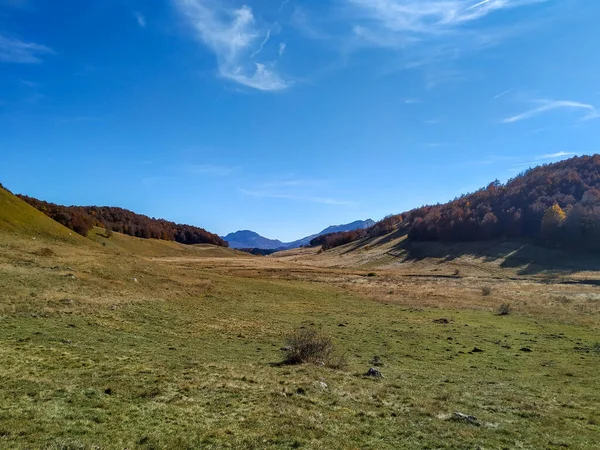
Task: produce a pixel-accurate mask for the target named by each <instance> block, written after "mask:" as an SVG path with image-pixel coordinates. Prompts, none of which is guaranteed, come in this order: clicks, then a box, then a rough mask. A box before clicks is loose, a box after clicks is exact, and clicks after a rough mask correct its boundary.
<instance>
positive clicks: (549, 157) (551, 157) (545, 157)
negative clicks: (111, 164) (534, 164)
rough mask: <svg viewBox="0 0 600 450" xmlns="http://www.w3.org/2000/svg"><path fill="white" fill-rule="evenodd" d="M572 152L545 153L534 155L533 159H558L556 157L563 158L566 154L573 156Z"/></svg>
mask: <svg viewBox="0 0 600 450" xmlns="http://www.w3.org/2000/svg"><path fill="white" fill-rule="evenodd" d="M574 154H575V153H572V152H557V153H547V154H545V155H539V156H536V157H535V159H537V160H538V161H540V160H544V159H558V158H564V157H566V156H573V155H574Z"/></svg>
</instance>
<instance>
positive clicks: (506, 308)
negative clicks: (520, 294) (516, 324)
mask: <svg viewBox="0 0 600 450" xmlns="http://www.w3.org/2000/svg"><path fill="white" fill-rule="evenodd" d="M510 313H512V307H511V306H510V303H502V304H501V305H500V307H499V308H498V315H499V316H508V315H510Z"/></svg>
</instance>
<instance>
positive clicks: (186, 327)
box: [0, 209, 600, 449]
mask: <svg viewBox="0 0 600 450" xmlns="http://www.w3.org/2000/svg"><path fill="white" fill-rule="evenodd" d="M4 211H6V209H5V210H4ZM44 219H45V218H44V217H43V216H42V217H39V216H36V220H39V224H40V225H39V226H40V228H39V229H37V228H36V229H34V230H31V229H29V230H26V231H24V230H23V229H17V228H15V227H11V228H9V227H5V228H4V229H3V230H2V231H0V361H1V364H0V383H1V386H2V389H1V390H0V448H7V449H125V448H127V449H133V448H140V449H163V448H165V449H198V448H203V449H220V448H236V449H237V448H254V449H262V448H283V449H285V448H311V449H338V448H339V449H346V448H348V449H353V448H357V449H358V448H360V449H363V448H378V449H379V448H390V449H402V448H407V449H412V448H423V449H465V448H473V449H475V448H478V449H513V448H521V449H541V448H543V449H562V448H570V449H592V448H598V443H599V442H600V408H599V406H598V405H600V377H599V373H600V331H599V330H600V328H599V325H600V324H599V321H600V317H599V315H598V311H599V302H598V287H596V286H581V285H563V284H561V285H556V286H549V285H547V284H546V282H544V281H541V280H537V279H526V278H523V279H515V277H514V276H511V277H510V279H508V278H507V279H506V280H505V281H506V282H503V281H502V280H501V279H499V278H498V277H496V276H494V277H493V278H488V279H484V278H482V277H480V276H475V275H474V276H469V277H466V276H465V277H448V276H443V277H438V278H434V277H432V276H431V273H430V272H431V270H430V269H431V268H427V269H426V268H424V267H425V266H423V267H420V266H419V267H413V268H411V271H410V273H403V272H398V271H394V270H393V269H388V270H385V271H384V270H381V271H377V272H373V270H374V269H369V270H361V269H359V268H355V269H349V268H325V267H317V266H316V265H314V264H311V265H303V264H302V262H301V261H296V262H294V261H287V260H283V259H278V258H260V257H251V256H248V255H244V254H241V253H239V252H233V251H230V250H223V249H217V248H214V247H207V246H199V247H184V246H181V245H179V244H174V243H164V242H157V241H140V240H136V239H135V238H130V237H127V236H121V235H118V234H116V233H115V235H114V236H113V237H111V238H110V239H106V238H104V237H102V236H101V234H102V232H101V230H96V231H94V232H93V233H92V235H91V236H90V238H89V239H83V238H80V237H78V236H77V237H73V236H72V235H70V234H69V233H68V232H67V233H66V234H64V233H63V230H58V231H56V230H55V231H53V232H52V233H50V235H45V234H44V233H43V232H40V230H42V229H45V228H44V227H45V224H44ZM8 222H9V221H6V223H8ZM0 223H1V221H0ZM34 237H35V238H36V239H33V238H34ZM103 244H104V245H103ZM442 268H443V266H442ZM443 270H446V269H443ZM443 270H442V272H443ZM447 270H448V271H451V270H450V269H447ZM452 270H454V269H452ZM419 271H421V272H422V273H419ZM427 271H428V272H427ZM464 271H465V272H467V271H468V268H467V267H465V268H464ZM425 272H427V273H425ZM424 275H426V276H424ZM482 285H491V286H493V288H492V290H491V293H490V295H484V293H483V292H482V289H481V286H482ZM549 290H554V291H557V292H558V291H560V295H558V294H552V295H551V296H550V295H549V294H548V291H549ZM504 302H511V304H513V307H514V308H513V312H512V314H510V315H507V316H500V315H497V314H496V310H497V308H498V306H499V305H500V304H501V303H504ZM300 327H306V328H312V327H314V328H317V329H319V330H321V331H322V332H324V333H326V334H328V335H330V336H331V338H332V340H333V342H334V344H335V345H336V349H337V352H338V353H339V354H341V355H343V356H344V357H345V359H346V361H347V365H346V366H345V367H344V368H342V369H331V368H328V367H321V366H319V365H295V366H289V365H282V364H280V363H281V361H282V360H283V358H284V354H283V352H282V351H281V347H283V346H284V345H285V342H286V339H285V337H286V335H288V334H289V333H291V332H293V331H294V330H296V329H298V328H300ZM476 349H477V350H476ZM474 350H476V351H474ZM479 350H481V351H479ZM375 357H377V358H376V360H378V361H379V362H378V364H379V365H378V366H377V369H378V370H380V371H381V372H382V374H383V378H379V379H377V378H371V377H366V376H364V374H365V373H366V372H367V370H368V369H369V368H370V367H371V366H373V364H374V358H375ZM456 412H460V413H463V414H467V415H472V416H474V417H475V418H476V420H473V421H471V422H469V421H464V420H455V416H454V413H456Z"/></svg>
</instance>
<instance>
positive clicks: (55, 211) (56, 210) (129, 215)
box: [19, 195, 228, 247]
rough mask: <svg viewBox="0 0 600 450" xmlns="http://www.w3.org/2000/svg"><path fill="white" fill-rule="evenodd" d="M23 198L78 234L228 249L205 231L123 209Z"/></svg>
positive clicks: (214, 236) (22, 196)
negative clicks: (98, 230) (104, 232)
mask: <svg viewBox="0 0 600 450" xmlns="http://www.w3.org/2000/svg"><path fill="white" fill-rule="evenodd" d="M19 198H21V199H22V200H24V201H25V202H27V203H29V204H30V205H31V206H33V207H34V208H36V209H38V210H40V211H42V212H43V213H44V214H46V215H47V216H48V217H50V218H52V219H54V220H56V221H57V222H59V223H61V224H62V225H64V226H66V227H67V228H70V229H71V230H74V231H75V232H77V233H79V234H81V235H83V236H87V234H88V233H89V232H90V230H92V228H93V227H94V226H100V227H103V228H106V229H109V230H111V231H116V232H119V233H123V234H127V235H130V236H135V237H139V238H143V239H160V240H163V241H176V242H179V243H181V244H187V245H193V244H213V245H218V246H221V247H227V246H228V244H227V242H225V241H224V240H223V239H221V238H220V237H219V236H217V235H216V234H213V233H209V232H208V231H206V230H205V229H204V228H199V227H195V226H192V225H184V224H177V223H174V222H170V221H167V220H164V219H155V218H153V217H152V218H151V217H148V216H145V215H143V214H136V213H134V212H133V211H129V210H127V209H123V208H117V207H109V206H62V205H56V204H54V203H49V202H45V201H42V200H38V199H35V198H31V197H28V196H25V195H19Z"/></svg>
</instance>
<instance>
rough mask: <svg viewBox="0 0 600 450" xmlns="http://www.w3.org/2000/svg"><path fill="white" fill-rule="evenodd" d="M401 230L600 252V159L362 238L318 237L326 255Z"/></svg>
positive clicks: (417, 237)
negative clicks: (525, 241) (517, 240)
mask: <svg viewBox="0 0 600 450" xmlns="http://www.w3.org/2000/svg"><path fill="white" fill-rule="evenodd" d="M394 230H399V231H401V232H405V233H406V234H408V238H409V239H411V240H413V241H440V242H461V241H476V240H488V239H498V238H531V239H535V240H536V241H538V242H539V243H542V244H544V245H548V246H553V247H567V246H569V247H577V248H586V249H592V250H600V155H594V156H582V157H575V158H571V159H568V160H565V161H562V162H559V163H555V164H547V165H543V166H540V167H536V168H533V169H529V170H527V171H525V172H524V173H522V174H521V175H519V176H517V177H516V178H513V179H511V180H509V181H508V182H506V183H505V184H502V183H500V182H499V181H494V182H492V183H490V184H489V185H488V186H487V187H485V188H482V189H480V190H478V191H476V192H474V193H472V194H468V195H462V196H461V197H459V198H456V199H454V200H453V201H451V202H448V203H445V204H438V205H427V206H422V207H420V208H415V209H413V210H411V211H407V212H405V213H402V214H397V215H393V216H389V217H386V218H385V219H383V220H382V221H380V222H378V223H376V224H375V225H374V226H372V227H371V228H368V229H367V230H361V232H348V233H333V234H331V235H326V236H320V237H319V238H317V239H314V240H313V242H311V245H322V248H323V249H324V250H327V249H329V248H333V247H336V246H338V245H343V244H346V243H349V242H353V241H356V240H358V239H363V238H372V237H375V236H380V235H382V234H387V233H389V232H391V231H394Z"/></svg>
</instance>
